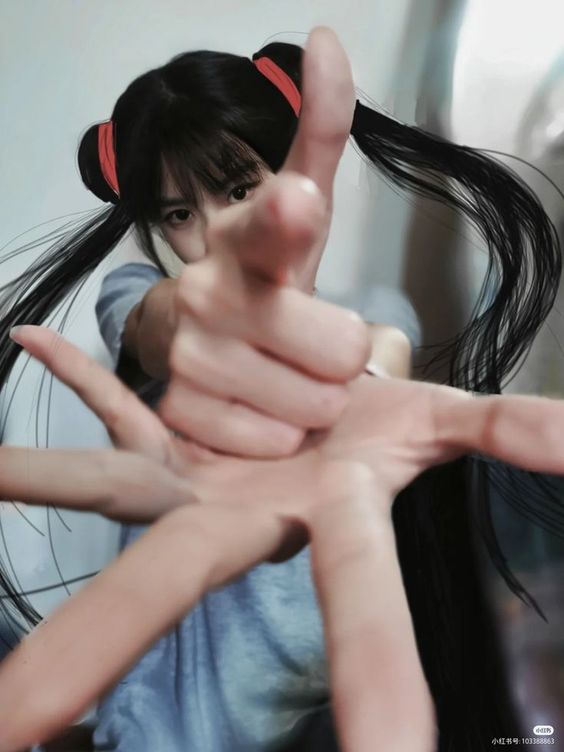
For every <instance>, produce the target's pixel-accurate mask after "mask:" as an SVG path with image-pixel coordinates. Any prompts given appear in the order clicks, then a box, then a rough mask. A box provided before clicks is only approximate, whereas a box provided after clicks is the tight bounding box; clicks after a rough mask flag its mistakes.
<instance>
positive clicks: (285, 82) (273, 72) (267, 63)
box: [253, 57, 302, 117]
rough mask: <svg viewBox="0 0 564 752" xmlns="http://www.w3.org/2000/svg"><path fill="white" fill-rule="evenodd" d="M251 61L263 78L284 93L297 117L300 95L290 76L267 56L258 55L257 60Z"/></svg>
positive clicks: (299, 108)
mask: <svg viewBox="0 0 564 752" xmlns="http://www.w3.org/2000/svg"><path fill="white" fill-rule="evenodd" d="M253 63H254V64H255V66H256V67H257V69H258V70H259V71H260V73H262V75H263V76H265V78H268V80H269V81H270V82H271V83H273V84H274V86H276V88H277V89H278V90H279V91H280V92H281V93H282V94H283V95H284V97H285V98H286V101H287V102H288V104H289V105H290V107H291V108H292V109H293V110H294V113H295V115H296V117H299V114H300V110H301V107H302V95H301V94H300V92H299V90H298V87H297V86H296V84H295V83H294V82H293V81H292V79H291V78H290V76H289V75H288V74H287V73H286V72H285V71H283V70H282V68H281V67H280V66H279V65H277V64H276V63H275V62H274V61H273V60H271V59H270V58H269V57H259V58H257V60H253Z"/></svg>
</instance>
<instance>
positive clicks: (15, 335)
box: [8, 326, 22, 344]
mask: <svg viewBox="0 0 564 752" xmlns="http://www.w3.org/2000/svg"><path fill="white" fill-rule="evenodd" d="M21 328H22V327H21V326H13V327H12V328H11V329H10V331H9V333H8V334H9V337H10V339H12V340H14V342H18V332H19V331H20V330H21ZM18 344H19V342H18Z"/></svg>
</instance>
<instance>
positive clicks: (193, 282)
mask: <svg viewBox="0 0 564 752" xmlns="http://www.w3.org/2000/svg"><path fill="white" fill-rule="evenodd" d="M216 288H217V285H216V283H215V280H214V273H213V268H212V267H211V265H210V264H209V263H208V262H207V261H206V260H204V261H201V262H199V263H197V264H193V265H191V266H189V267H188V268H187V269H185V271H184V272H183V273H182V275H181V277H180V278H179V282H178V286H177V288H176V304H177V307H178V308H179V310H180V311H181V312H183V313H185V312H188V313H190V314H191V315H192V316H195V317H197V318H203V319H206V318H207V317H208V316H209V314H210V312H213V301H214V298H215V297H216Z"/></svg>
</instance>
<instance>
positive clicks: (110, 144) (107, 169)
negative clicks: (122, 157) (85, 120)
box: [98, 120, 119, 197]
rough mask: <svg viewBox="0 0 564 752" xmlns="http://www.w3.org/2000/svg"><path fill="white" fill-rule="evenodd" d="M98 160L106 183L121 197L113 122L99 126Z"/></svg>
mask: <svg viewBox="0 0 564 752" xmlns="http://www.w3.org/2000/svg"><path fill="white" fill-rule="evenodd" d="M98 158H99V160H100V168H101V170H102V175H103V177H104V180H105V181H106V183H107V184H108V185H109V186H110V188H111V189H112V191H113V192H114V193H115V194H116V196H118V197H119V185H118V179H117V171H116V152H115V148H114V124H113V123H112V121H111V120H108V121H107V122H105V123H100V125H99V126H98Z"/></svg>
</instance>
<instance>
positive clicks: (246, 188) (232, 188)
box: [159, 166, 273, 264]
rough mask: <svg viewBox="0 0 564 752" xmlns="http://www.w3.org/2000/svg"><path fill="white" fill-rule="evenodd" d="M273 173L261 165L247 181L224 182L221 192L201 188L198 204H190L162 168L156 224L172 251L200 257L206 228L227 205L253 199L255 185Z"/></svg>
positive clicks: (203, 252) (187, 258)
mask: <svg viewBox="0 0 564 752" xmlns="http://www.w3.org/2000/svg"><path fill="white" fill-rule="evenodd" d="M272 174H273V173H272V172H271V171H270V170H269V169H268V168H267V167H266V166H264V167H262V168H261V170H260V173H259V175H258V177H255V178H253V179H252V181H250V180H249V179H247V180H243V179H242V181H241V182H233V183H226V185H225V186H224V188H223V190H222V191H221V193H217V194H211V193H209V192H208V191H204V190H202V193H201V197H200V200H199V202H198V204H199V205H198V207H195V206H191V205H189V204H187V203H186V200H185V199H184V198H183V197H182V196H181V194H180V192H179V190H178V188H177V187H176V185H175V183H174V181H173V180H172V178H171V175H170V173H169V172H168V171H167V170H165V173H164V178H163V186H162V195H161V216H160V221H159V228H160V230H161V233H162V236H163V237H164V239H165V240H166V242H167V243H168V244H169V245H170V247H171V248H172V250H173V251H174V253H175V254H176V255H177V256H178V257H179V258H180V259H181V260H182V261H183V262H184V263H187V264H188V263H190V262H192V261H199V260H200V259H202V258H203V257H204V256H205V255H206V253H207V250H208V249H207V248H206V230H207V228H208V227H209V225H210V223H212V222H213V221H214V220H216V219H217V217H218V216H219V215H220V213H221V212H222V211H225V209H227V208H228V207H229V206H232V205H233V204H238V203H241V202H243V201H252V200H253V197H254V195H255V191H256V189H257V188H258V186H259V185H260V184H261V183H263V182H264V181H265V180H267V179H268V178H269V177H270V176H271V175H272Z"/></svg>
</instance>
